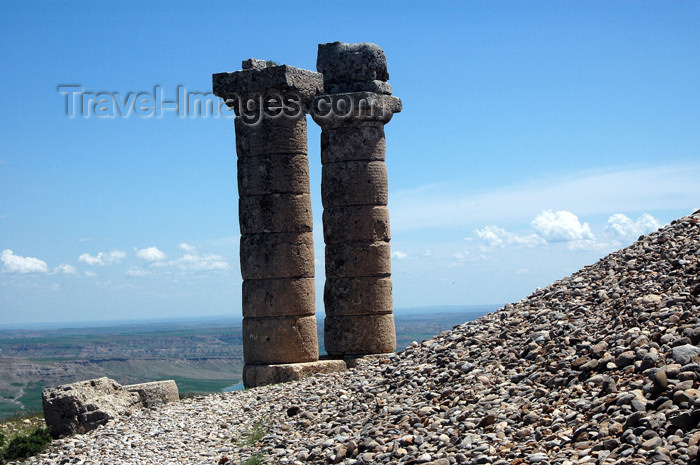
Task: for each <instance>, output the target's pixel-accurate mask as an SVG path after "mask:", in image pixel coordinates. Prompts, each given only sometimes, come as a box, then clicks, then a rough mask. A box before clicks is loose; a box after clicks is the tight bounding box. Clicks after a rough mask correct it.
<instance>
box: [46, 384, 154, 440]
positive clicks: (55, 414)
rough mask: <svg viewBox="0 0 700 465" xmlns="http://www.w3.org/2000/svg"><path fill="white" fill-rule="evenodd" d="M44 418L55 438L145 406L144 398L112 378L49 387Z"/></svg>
mask: <svg viewBox="0 0 700 465" xmlns="http://www.w3.org/2000/svg"><path fill="white" fill-rule="evenodd" d="M42 401H43V404H44V419H45V420H46V426H48V427H49V428H50V429H51V435H52V436H53V437H54V438H58V437H61V436H70V435H73V434H76V433H86V432H88V431H91V430H93V429H95V428H97V427H98V426H101V425H104V424H106V423H107V422H108V421H110V420H113V419H116V418H117V417H119V416H120V415H125V414H130V413H131V412H132V410H134V409H139V408H141V407H142V402H141V397H140V396H139V394H138V393H136V392H131V391H129V390H127V389H125V388H124V387H123V386H122V385H120V384H119V383H117V382H116V381H114V380H113V379H109V378H97V379H91V380H87V381H79V382H77V383H72V384H65V385H63V386H58V387H55V388H46V389H44V391H43V392H42Z"/></svg>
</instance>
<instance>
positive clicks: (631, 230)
mask: <svg viewBox="0 0 700 465" xmlns="http://www.w3.org/2000/svg"><path fill="white" fill-rule="evenodd" d="M660 227H661V225H660V224H659V222H658V221H657V220H656V218H654V217H653V216H651V215H649V214H648V213H644V214H643V215H642V216H640V217H639V218H637V221H632V219H631V218H629V217H628V216H627V215H623V214H622V213H616V214H614V215H612V216H611V217H610V218H608V225H607V227H606V228H605V231H606V232H607V233H608V234H610V235H612V236H615V237H616V238H619V239H634V238H637V237H639V236H643V235H645V234H649V233H650V232H653V231H656V230H657V229H659V228H660Z"/></svg>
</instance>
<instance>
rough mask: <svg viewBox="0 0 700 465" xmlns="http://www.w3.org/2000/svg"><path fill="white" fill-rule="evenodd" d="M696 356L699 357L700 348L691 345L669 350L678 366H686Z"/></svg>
mask: <svg viewBox="0 0 700 465" xmlns="http://www.w3.org/2000/svg"><path fill="white" fill-rule="evenodd" d="M698 355H700V347H697V346H694V345H692V344H685V345H682V346H677V347H674V348H673V349H671V357H673V360H675V361H676V363H679V364H680V365H687V364H688V363H690V362H692V361H693V359H694V358H695V357H697V356H698Z"/></svg>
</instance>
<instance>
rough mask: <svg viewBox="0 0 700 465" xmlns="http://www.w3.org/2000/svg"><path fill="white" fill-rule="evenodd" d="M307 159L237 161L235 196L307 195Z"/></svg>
mask: <svg viewBox="0 0 700 465" xmlns="http://www.w3.org/2000/svg"><path fill="white" fill-rule="evenodd" d="M308 193H309V160H308V158H307V156H306V155H304V154H296V155H287V154H285V155H261V156H259V157H245V158H239V159H238V194H239V195H240V196H241V197H245V196H251V195H266V194H308Z"/></svg>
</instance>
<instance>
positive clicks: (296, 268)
mask: <svg viewBox="0 0 700 465" xmlns="http://www.w3.org/2000/svg"><path fill="white" fill-rule="evenodd" d="M213 85H214V94H215V95H217V96H219V97H222V98H224V99H225V100H226V102H227V104H228V105H229V106H231V107H233V109H234V111H235V112H236V118H235V129H236V152H237V154H238V193H239V224H240V230H241V244H240V260H241V275H242V277H243V357H244V362H245V366H244V369H243V382H244V385H245V386H246V387H254V386H259V385H262V384H270V383H276V382H282V381H289V380H291V379H298V378H300V377H302V376H305V375H307V374H310V373H312V372H319V371H333V367H331V366H329V365H328V364H327V363H326V364H325V365H324V363H322V362H321V363H319V362H317V361H318V337H317V327H316V316H315V289H314V287H315V286H314V248H313V233H312V229H313V219H312V215H311V197H310V195H309V194H310V193H309V162H308V157H307V136H306V113H307V110H308V108H309V105H310V103H311V101H312V99H313V97H314V96H315V95H316V94H317V93H318V92H319V91H320V90H321V89H322V88H323V83H322V78H321V75H320V74H318V73H315V72H313V71H307V70H303V69H299V68H295V67H292V66H286V65H282V66H273V67H266V65H265V62H264V61H262V60H255V59H250V60H247V61H244V62H243V70H242V71H237V72H233V73H219V74H214V75H213ZM337 368H344V366H342V367H337Z"/></svg>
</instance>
